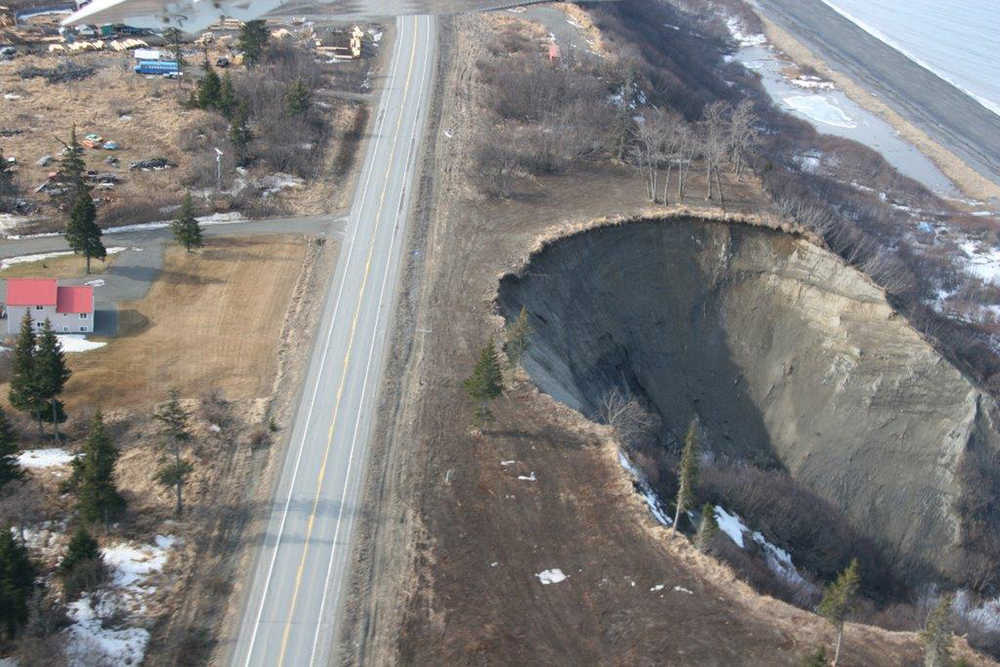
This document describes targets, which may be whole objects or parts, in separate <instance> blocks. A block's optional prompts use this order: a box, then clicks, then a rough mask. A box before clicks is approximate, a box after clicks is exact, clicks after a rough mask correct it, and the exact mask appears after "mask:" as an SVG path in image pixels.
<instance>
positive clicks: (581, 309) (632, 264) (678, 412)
mask: <svg viewBox="0 0 1000 667" xmlns="http://www.w3.org/2000/svg"><path fill="white" fill-rule="evenodd" d="M498 302H499V305H500V309H501V310H502V312H503V313H504V315H506V316H507V317H508V318H510V317H513V316H515V315H516V314H517V313H518V312H519V311H520V309H521V306H522V305H524V306H525V307H526V308H527V311H528V313H529V316H530V321H531V325H532V327H533V329H534V334H533V337H532V342H531V347H530V348H529V351H528V352H527V354H526V357H525V359H524V366H525V369H526V370H527V371H528V373H529V374H530V375H531V376H532V378H533V379H534V381H535V382H536V383H537V384H538V386H539V387H540V388H541V389H542V390H543V391H545V392H547V393H549V394H551V395H552V396H553V397H555V398H556V399H557V400H560V401H563V402H565V403H566V404H568V405H570V406H572V407H574V408H576V409H578V410H580V411H581V412H583V413H584V414H586V415H588V416H595V415H596V414H597V413H598V409H599V403H600V401H601V399H602V397H603V396H605V395H606V394H607V393H608V392H609V391H611V390H612V389H614V388H623V387H627V388H628V389H630V390H631V391H634V392H642V393H643V394H644V395H645V396H646V397H647V398H648V399H649V401H650V402H651V404H652V405H653V406H654V407H655V408H656V409H657V410H658V411H659V413H660V415H661V417H662V418H663V424H664V436H665V437H664V440H665V442H670V441H675V440H676V438H677V436H678V434H680V433H683V431H684V429H685V428H686V426H687V424H688V422H689V421H690V419H691V418H692V417H693V416H694V415H698V417H699V418H700V420H701V422H702V425H703V427H704V432H705V434H706V439H707V441H708V443H709V446H710V448H711V449H712V450H714V451H715V452H716V453H718V454H725V455H729V456H737V457H743V458H746V459H748V460H753V461H760V460H765V461H766V460H772V461H773V460H774V459H777V461H778V462H780V465H782V466H784V467H785V468H786V469H787V470H788V472H789V473H790V474H791V475H792V476H793V477H795V478H796V479H797V480H798V481H799V482H801V483H803V484H804V485H805V486H807V487H808V488H809V489H811V490H812V491H813V492H815V493H817V494H818V495H820V496H822V497H824V498H826V499H828V500H830V501H832V502H833V503H834V504H836V505H837V506H839V507H840V508H842V510H843V512H844V513H845V515H846V516H847V518H848V521H849V522H850V523H851V524H852V525H853V526H854V527H855V528H856V529H858V530H859V531H860V532H861V533H863V534H865V535H867V536H869V537H870V538H872V539H873V540H874V541H875V543H876V544H878V545H879V546H880V547H881V549H882V550H883V551H884V552H885V553H886V554H887V555H889V556H891V558H892V560H893V561H894V562H896V563H897V564H899V565H901V566H904V567H912V568H915V569H916V570H919V571H921V572H923V571H927V566H929V567H930V568H931V569H933V570H937V571H938V572H940V573H950V574H956V568H957V567H958V562H959V555H960V546H959V545H960V543H961V531H960V527H959V526H960V523H959V521H958V518H957V516H956V514H955V509H954V508H955V502H956V499H957V498H958V495H959V494H960V492H961V488H960V484H959V481H958V480H957V478H956V469H957V467H958V465H959V462H960V458H961V455H962V452H963V451H964V449H965V448H966V447H967V446H969V445H970V444H972V443H975V442H978V443H979V445H978V446H988V447H991V448H992V447H995V446H997V444H998V442H1000V438H998V436H997V432H996V430H995V429H994V427H993V426H992V424H991V423H990V422H989V419H988V418H987V417H986V415H985V411H984V409H983V407H984V406H985V404H986V401H987V400H988V399H987V398H986V397H985V396H983V395H982V394H981V392H980V391H979V390H978V389H977V388H976V387H974V386H973V385H972V384H971V383H970V382H969V381H968V380H967V379H966V378H965V377H964V376H963V375H962V374H961V373H960V372H959V371H958V370H956V369H955V368H954V367H953V366H952V365H951V364H950V363H948V362H947V361H946V360H944V359H943V358H942V357H941V356H940V355H939V354H938V353H937V352H936V351H935V350H934V349H933V348H932V347H931V346H930V345H929V344H928V343H926V342H925V341H924V340H923V339H921V337H920V336H919V335H918V334H917V333H916V332H915V331H914V330H913V329H911V328H910V326H909V325H908V324H907V323H906V321H905V320H904V318H903V317H902V316H897V314H896V313H895V312H894V311H893V309H892V308H891V307H890V306H889V305H888V303H887V302H886V300H885V298H884V297H883V294H882V292H881V291H880V290H879V289H878V288H877V287H875V286H874V285H872V284H871V283H870V282H869V281H868V280H867V279H866V278H865V277H864V276H863V275H862V274H860V273H859V272H857V271H855V270H854V269H852V268H850V267H848V266H845V265H844V263H843V262H842V261H841V260H840V259H839V258H837V257H835V256H834V255H832V254H830V253H828V252H826V251H824V250H822V249H820V248H817V247H816V246H814V245H812V244H810V243H808V242H807V241H805V240H802V239H798V238H795V237H793V236H791V235H788V234H784V233H782V232H778V231H773V230H769V229H764V228H759V227H750V226H746V225H741V224H727V223H716V222H705V221H698V220H690V219H681V220H667V221H658V222H641V223H632V224H627V225H624V226H619V227H605V228H600V229H595V230H591V231H587V232H583V233H580V234H577V235H574V236H571V237H568V238H565V239H562V240H560V241H557V242H555V243H553V244H550V245H548V246H547V247H546V248H545V249H543V250H542V251H540V252H539V253H536V254H535V255H534V256H532V258H531V259H530V261H529V263H528V265H527V266H525V267H523V269H522V270H521V271H520V272H519V274H518V275H508V276H506V277H504V278H503V279H502V281H501V285H500V292H499V298H498Z"/></svg>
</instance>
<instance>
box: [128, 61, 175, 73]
mask: <svg viewBox="0 0 1000 667" xmlns="http://www.w3.org/2000/svg"><path fill="white" fill-rule="evenodd" d="M135 73H136V74H160V75H163V76H178V75H179V74H180V69H179V68H178V67H177V61H176V60H140V61H139V64H138V65H136V66H135Z"/></svg>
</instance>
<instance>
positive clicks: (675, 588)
mask: <svg viewBox="0 0 1000 667" xmlns="http://www.w3.org/2000/svg"><path fill="white" fill-rule="evenodd" d="M674 590H675V591H677V592H678V593H687V594H688V595H694V591H692V590H691V589H690V588H684V587H683V586H674Z"/></svg>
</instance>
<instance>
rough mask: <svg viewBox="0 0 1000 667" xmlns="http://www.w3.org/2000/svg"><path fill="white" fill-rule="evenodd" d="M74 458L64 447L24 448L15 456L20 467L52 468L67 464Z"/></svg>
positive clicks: (74, 455)
mask: <svg viewBox="0 0 1000 667" xmlns="http://www.w3.org/2000/svg"><path fill="white" fill-rule="evenodd" d="M75 458H76V454H72V453H70V452H68V451H66V450H65V449H59V448H52V449H26V450H24V451H23V452H21V453H20V454H19V455H18V457H17V463H18V465H20V466H21V467H22V468H52V467H55V466H68V465H69V464H70V463H72V462H73V459H75Z"/></svg>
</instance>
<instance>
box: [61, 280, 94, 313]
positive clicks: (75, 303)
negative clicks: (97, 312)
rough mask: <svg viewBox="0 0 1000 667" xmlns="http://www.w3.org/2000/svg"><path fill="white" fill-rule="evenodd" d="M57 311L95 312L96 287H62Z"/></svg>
mask: <svg viewBox="0 0 1000 667" xmlns="http://www.w3.org/2000/svg"><path fill="white" fill-rule="evenodd" d="M56 312H57V313H92V312H94V288H93V287H90V286H83V287H60V288H59V289H58V299H57V303H56Z"/></svg>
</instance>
